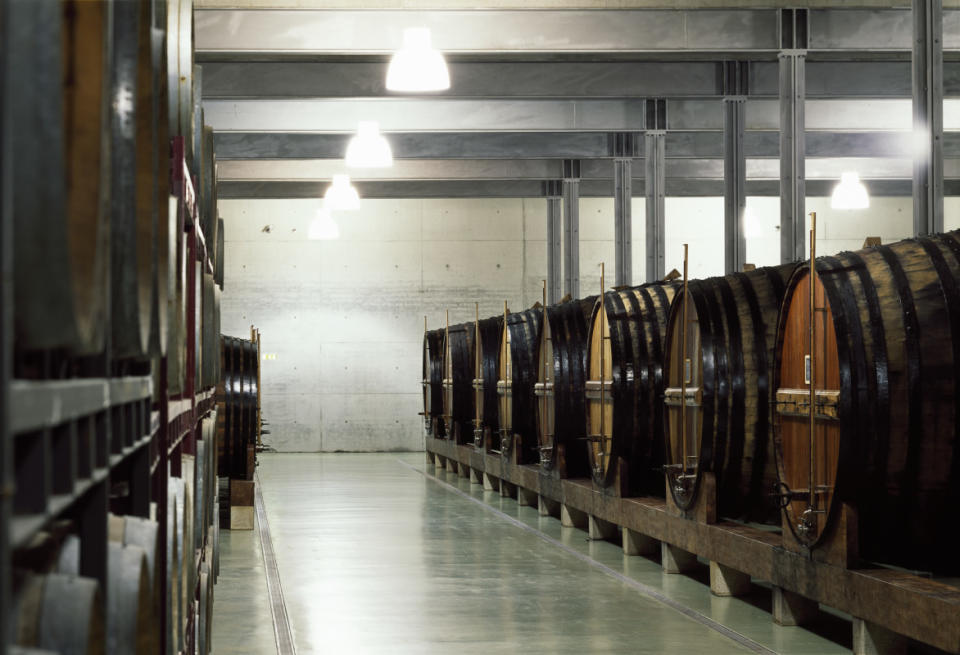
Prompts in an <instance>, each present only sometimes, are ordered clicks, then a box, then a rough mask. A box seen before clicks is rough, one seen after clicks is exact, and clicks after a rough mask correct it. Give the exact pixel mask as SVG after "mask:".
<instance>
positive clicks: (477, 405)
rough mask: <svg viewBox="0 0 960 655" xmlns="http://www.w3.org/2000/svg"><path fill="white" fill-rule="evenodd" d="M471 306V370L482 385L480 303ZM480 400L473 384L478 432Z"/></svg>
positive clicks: (481, 398)
mask: <svg viewBox="0 0 960 655" xmlns="http://www.w3.org/2000/svg"><path fill="white" fill-rule="evenodd" d="M473 305H474V313H475V316H476V325H475V328H476V329H475V330H474V335H475V336H474V339H473V351H474V353H475V356H474V358H473V370H474V375H477V374H479V376H480V377H478V378H477V380H479V381H480V382H481V383H482V382H483V369H482V368H481V366H480V361H481V357H480V303H478V302H475V303H473ZM482 400H483V391H482V389H481V388H480V387H479V386H478V385H477V384H474V385H473V406H474V410H475V411H474V413H475V415H476V419H474V420H475V424H474V429H475V430H479V429H480V403H481V402H482ZM474 440H476V436H474Z"/></svg>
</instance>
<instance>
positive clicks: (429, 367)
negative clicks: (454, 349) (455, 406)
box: [423, 330, 444, 438]
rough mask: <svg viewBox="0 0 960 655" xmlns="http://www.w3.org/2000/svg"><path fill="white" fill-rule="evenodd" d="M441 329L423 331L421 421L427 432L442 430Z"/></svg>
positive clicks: (437, 432)
mask: <svg viewBox="0 0 960 655" xmlns="http://www.w3.org/2000/svg"><path fill="white" fill-rule="evenodd" d="M443 337H444V331H443V330H428V331H426V332H424V333H423V423H424V427H425V429H426V432H427V434H430V435H433V436H434V438H439V437H442V436H443V434H444V431H443Z"/></svg>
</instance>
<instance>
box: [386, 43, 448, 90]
mask: <svg viewBox="0 0 960 655" xmlns="http://www.w3.org/2000/svg"><path fill="white" fill-rule="evenodd" d="M449 88H450V72H449V71H448V70H447V62H446V61H444V59H443V54H441V53H440V51H439V50H435V49H434V48H433V46H432V45H431V44H430V30H429V29H427V28H426V27H409V28H407V29H405V30H404V31H403V47H401V48H400V49H399V50H397V51H396V52H395V53H394V54H393V57H392V58H391V59H390V67H389V68H387V90H389V91H410V92H414V93H417V92H422V91H443V90H445V89H449Z"/></svg>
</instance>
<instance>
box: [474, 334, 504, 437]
mask: <svg viewBox="0 0 960 655" xmlns="http://www.w3.org/2000/svg"><path fill="white" fill-rule="evenodd" d="M502 335H503V317H502V316H494V317H492V318H487V319H483V320H479V321H477V322H476V328H475V335H474V336H475V339H476V346H475V347H474V366H473V445H474V446H475V447H476V448H478V449H483V450H489V449H490V448H491V447H492V443H491V442H492V440H493V435H499V434H500V418H499V411H498V410H499V404H498V403H497V360H498V358H499V355H500V338H501V337H502Z"/></svg>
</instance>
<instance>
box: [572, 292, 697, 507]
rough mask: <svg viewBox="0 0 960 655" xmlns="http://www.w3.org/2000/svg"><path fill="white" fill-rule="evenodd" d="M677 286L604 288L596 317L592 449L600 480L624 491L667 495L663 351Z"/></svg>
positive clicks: (590, 387) (590, 360) (589, 387)
mask: <svg viewBox="0 0 960 655" xmlns="http://www.w3.org/2000/svg"><path fill="white" fill-rule="evenodd" d="M677 286H678V285H677V284H676V283H672V282H667V283H661V282H656V283H652V284H646V285H643V286H639V287H633V288H629V289H622V290H620V291H611V292H608V293H605V294H604V295H603V299H602V301H601V302H598V303H597V306H596V309H595V310H594V312H593V317H592V318H591V320H590V337H589V344H590V348H589V350H588V352H587V373H588V377H587V383H586V398H587V410H586V413H587V425H586V427H587V431H588V432H587V435H586V437H587V444H588V447H587V455H588V457H589V461H590V469H591V473H592V476H593V479H594V481H595V482H596V483H597V484H598V485H601V486H603V487H610V486H612V485H614V484H617V485H619V490H620V492H621V493H627V494H630V495H636V494H645V495H656V496H663V495H664V484H663V474H662V473H661V472H660V467H661V466H662V465H663V389H664V386H663V382H664V380H663V356H664V348H665V347H666V330H667V315H668V312H669V310H670V302H671V301H672V300H673V296H674V294H675V293H676V290H677ZM617 462H619V466H614V465H613V464H615V463H617ZM618 474H619V481H618V480H617V476H618Z"/></svg>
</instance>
